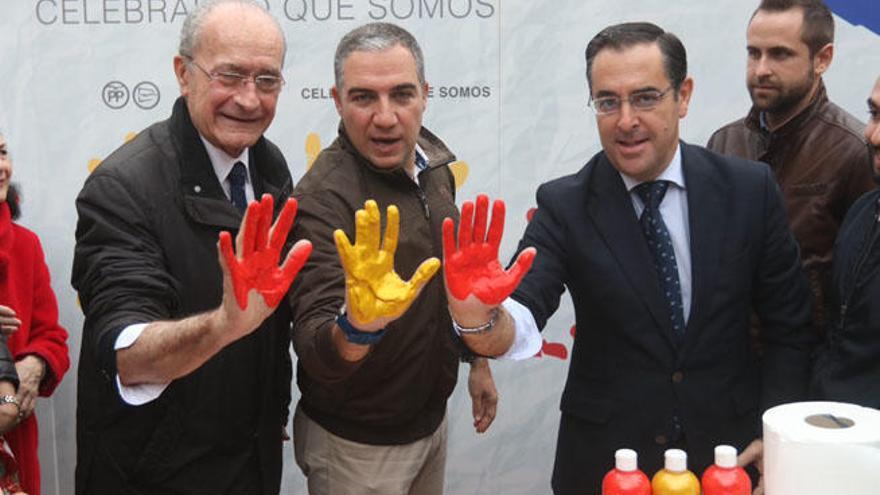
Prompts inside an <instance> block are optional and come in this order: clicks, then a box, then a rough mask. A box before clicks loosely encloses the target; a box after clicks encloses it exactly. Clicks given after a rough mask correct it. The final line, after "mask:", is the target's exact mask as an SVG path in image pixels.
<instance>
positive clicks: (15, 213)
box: [6, 184, 21, 220]
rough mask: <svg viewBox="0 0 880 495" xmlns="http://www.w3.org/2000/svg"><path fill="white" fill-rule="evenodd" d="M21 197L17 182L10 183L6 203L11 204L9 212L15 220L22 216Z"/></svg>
mask: <svg viewBox="0 0 880 495" xmlns="http://www.w3.org/2000/svg"><path fill="white" fill-rule="evenodd" d="M20 199H21V196H19V195H18V188H17V187H15V184H9V190H8V191H7V192H6V204H8V205H9V213H10V216H12V219H13V220H16V219H18V217H20V216H21V206H19V204H18V202H19V200H20Z"/></svg>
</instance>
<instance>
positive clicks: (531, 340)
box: [498, 297, 544, 361]
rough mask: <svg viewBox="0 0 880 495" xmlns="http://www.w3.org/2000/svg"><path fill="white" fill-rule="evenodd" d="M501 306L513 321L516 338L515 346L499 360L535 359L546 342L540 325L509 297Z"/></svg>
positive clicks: (523, 307)
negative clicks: (542, 337) (539, 328)
mask: <svg viewBox="0 0 880 495" xmlns="http://www.w3.org/2000/svg"><path fill="white" fill-rule="evenodd" d="M501 306H502V307H503V308H504V309H505V310H507V313H508V314H509V315H510V317H511V318H512V319H513V324H514V337H513V345H511V346H510V349H508V350H507V352H505V353H504V354H502V355H500V356H498V359H510V360H513V361H520V360H523V359H528V358H530V357H534V356H535V354H537V353H538V351H540V350H541V346H542V345H543V344H544V341H543V340H542V339H541V332H539V331H538V324H537V323H535V317H534V316H532V312H531V311H529V308H527V307H525V306H523V305H522V304H520V303H518V302H517V301H515V300H513V299H511V298H509V297H508V298H507V299H505V300H504V302H503V303H501Z"/></svg>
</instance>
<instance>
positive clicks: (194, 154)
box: [169, 97, 293, 231]
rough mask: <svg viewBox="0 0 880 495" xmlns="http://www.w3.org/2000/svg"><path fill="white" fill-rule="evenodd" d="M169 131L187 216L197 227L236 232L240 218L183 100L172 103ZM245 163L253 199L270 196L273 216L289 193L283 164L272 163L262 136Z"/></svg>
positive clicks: (288, 180)
mask: <svg viewBox="0 0 880 495" xmlns="http://www.w3.org/2000/svg"><path fill="white" fill-rule="evenodd" d="M169 129H170V133H171V140H172V143H173V145H174V147H175V148H176V149H177V152H178V153H177V154H178V162H177V164H178V168H179V171H180V190H181V192H182V194H183V202H184V208H185V209H186V211H187V213H188V214H189V215H190V216H191V217H192V218H193V220H195V221H196V222H198V223H203V224H206V225H211V226H215V227H221V228H224V229H229V230H231V231H237V230H238V227H239V225H240V224H241V219H242V214H241V212H239V211H238V209H237V208H235V206H233V205H232V203H231V202H230V201H229V200H228V199H227V198H226V194H225V193H224V192H223V188H222V187H221V185H220V181H219V180H218V179H217V175H216V174H215V173H214V168H213V166H212V165H211V159H210V158H209V157H208V152H207V150H206V149H205V145H204V144H203V143H202V139H201V137H200V136H199V133H198V131H197V130H196V128H195V126H194V125H193V123H192V119H191V117H190V114H189V110H188V108H187V106H186V99H185V98H183V97H180V98H178V99H177V101H175V102H174V108H173V110H172V112H171V118H170V119H169ZM248 159H249V161H250V170H251V178H252V180H253V186H254V196H255V197H256V198H260V197H261V196H262V195H263V194H264V193H268V194H271V195H272V196H274V197H275V214H276V215H277V214H278V212H279V211H280V209H281V208H282V207H283V206H284V201H282V199H286V198H287V197H288V196H289V195H290V193H291V191H292V189H293V187H292V184H291V181H290V176H289V175H286V174H285V173H286V172H287V168H286V164H284V163H283V162H282V163H281V165H284V166H279V164H278V163H273V162H274V161H277V160H276V159H274V158H273V157H272V156H271V151H270V149H269V144H268V141H266V138H264V137H262V136H261V137H260V139H259V140H257V142H256V143H254V145H253V146H251V147H250V148H249V150H248Z"/></svg>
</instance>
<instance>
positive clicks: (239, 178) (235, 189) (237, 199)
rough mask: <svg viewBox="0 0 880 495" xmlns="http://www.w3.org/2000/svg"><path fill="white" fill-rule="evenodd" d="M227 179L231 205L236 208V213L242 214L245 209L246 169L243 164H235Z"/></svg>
mask: <svg viewBox="0 0 880 495" xmlns="http://www.w3.org/2000/svg"><path fill="white" fill-rule="evenodd" d="M227 178H228V179H229V197H230V199H231V200H232V204H234V205H235V207H236V208H238V211H240V212H242V213H244V210H245V208H247V196H245V194H244V181H245V179H246V178H247V168H245V166H244V163H241V162H235V165H233V166H232V170H231V171H230V172H229V175H228V176H227Z"/></svg>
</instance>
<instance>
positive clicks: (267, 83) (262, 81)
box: [187, 57, 284, 94]
mask: <svg viewBox="0 0 880 495" xmlns="http://www.w3.org/2000/svg"><path fill="white" fill-rule="evenodd" d="M187 60H188V62H189V64H191V65H194V66H196V67H198V69H199V70H200V71H202V72H204V73H205V75H206V76H208V79H210V80H211V81H212V82H213V81H216V82H217V83H219V84H220V86H222V87H223V88H225V89H229V90H235V89H238V88H240V87H242V86H244V85H245V84H246V83H248V82H250V81H253V83H254V87H255V88H257V91H259V92H261V93H266V94H273V93H277V92H279V91H281V87H282V86H284V78H283V77H281V76H272V75H269V74H261V75H258V76H255V75H251V74H240V73H238V72H232V71H222V72H220V71H218V72H208V71H207V70H205V68H204V67H202V66H201V65H199V64H198V63H196V61H195V60H193V59H191V58H189V57H187Z"/></svg>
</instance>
